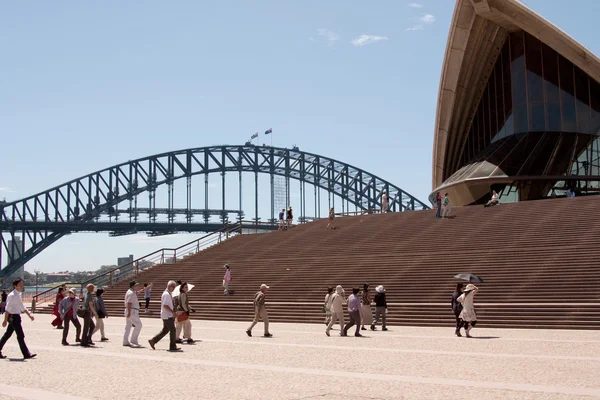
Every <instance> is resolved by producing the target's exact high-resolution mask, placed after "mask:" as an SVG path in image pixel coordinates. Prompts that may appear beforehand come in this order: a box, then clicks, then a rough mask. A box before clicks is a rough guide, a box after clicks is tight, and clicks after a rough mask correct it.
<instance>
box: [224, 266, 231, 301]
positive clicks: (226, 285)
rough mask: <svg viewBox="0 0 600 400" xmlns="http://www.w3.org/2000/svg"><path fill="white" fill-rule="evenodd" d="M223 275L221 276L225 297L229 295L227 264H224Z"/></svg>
mask: <svg viewBox="0 0 600 400" xmlns="http://www.w3.org/2000/svg"><path fill="white" fill-rule="evenodd" d="M224 267H225V275H224V276H223V295H225V296H227V295H228V294H229V282H231V268H229V264H225V265H224Z"/></svg>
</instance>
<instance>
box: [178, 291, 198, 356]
mask: <svg viewBox="0 0 600 400" xmlns="http://www.w3.org/2000/svg"><path fill="white" fill-rule="evenodd" d="M188 292H189V286H188V284H187V282H183V283H182V284H181V286H180V287H179V298H178V300H177V308H176V311H177V325H176V327H175V334H176V336H177V339H176V340H175V342H176V343H183V339H181V331H182V330H183V337H185V338H187V343H188V344H192V343H194V342H195V340H194V339H192V321H190V312H195V310H194V309H193V308H191V307H190V303H189V299H188Z"/></svg>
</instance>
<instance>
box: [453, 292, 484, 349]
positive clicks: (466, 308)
mask: <svg viewBox="0 0 600 400" xmlns="http://www.w3.org/2000/svg"><path fill="white" fill-rule="evenodd" d="M478 291H479V288H478V287H477V286H475V285H473V284H472V283H469V284H468V285H467V287H466V288H465V291H464V292H463V294H461V295H460V296H459V297H458V299H457V301H458V302H459V303H461V304H462V305H463V309H462V311H461V312H460V319H462V320H463V321H464V328H465V331H466V333H467V337H468V338H470V337H472V336H471V334H470V332H471V329H473V328H474V327H475V325H476V324H477V314H475V307H474V306H473V298H474V297H475V295H476V294H477V292H478ZM469 325H470V326H469Z"/></svg>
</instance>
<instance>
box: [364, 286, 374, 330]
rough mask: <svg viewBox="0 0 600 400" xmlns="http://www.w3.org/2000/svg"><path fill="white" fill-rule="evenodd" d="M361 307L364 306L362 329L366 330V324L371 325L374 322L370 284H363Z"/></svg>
mask: <svg viewBox="0 0 600 400" xmlns="http://www.w3.org/2000/svg"><path fill="white" fill-rule="evenodd" d="M361 303H362V304H361V308H362V328H361V329H362V330H363V331H366V330H367V328H365V325H371V322H373V313H372V312H371V293H370V292H369V284H368V283H365V284H364V285H363V291H362V297H361Z"/></svg>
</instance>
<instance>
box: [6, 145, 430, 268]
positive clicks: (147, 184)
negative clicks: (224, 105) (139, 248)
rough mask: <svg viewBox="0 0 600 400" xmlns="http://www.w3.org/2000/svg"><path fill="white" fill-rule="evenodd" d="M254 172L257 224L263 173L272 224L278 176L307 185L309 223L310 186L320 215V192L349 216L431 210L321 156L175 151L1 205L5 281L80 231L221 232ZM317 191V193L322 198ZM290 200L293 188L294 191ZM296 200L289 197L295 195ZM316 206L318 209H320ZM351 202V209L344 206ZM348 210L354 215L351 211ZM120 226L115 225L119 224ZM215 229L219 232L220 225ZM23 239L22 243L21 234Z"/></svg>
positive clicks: (263, 150)
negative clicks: (214, 205)
mask: <svg viewBox="0 0 600 400" xmlns="http://www.w3.org/2000/svg"><path fill="white" fill-rule="evenodd" d="M227 172H238V173H239V188H240V192H239V197H240V199H239V203H240V208H239V210H226V209H225V174H226V173H227ZM243 172H253V173H254V176H255V218H254V220H255V221H256V223H257V224H258V223H259V220H260V218H259V217H258V174H259V173H260V174H269V175H270V176H271V220H273V219H274V218H275V205H274V197H273V184H274V183H273V182H274V177H275V176H277V175H279V176H283V177H285V179H286V185H287V184H289V180H290V179H294V180H297V181H299V182H300V193H301V196H300V216H301V218H302V217H306V194H307V192H306V187H305V185H306V184H307V183H308V184H310V185H312V186H313V187H314V195H315V216H314V217H317V216H318V215H317V211H318V212H319V213H320V194H321V193H320V192H321V191H320V190H317V188H319V189H324V190H326V191H327V193H328V202H329V203H328V206H329V207H331V206H332V205H333V204H332V197H333V202H334V203H335V195H337V196H339V197H341V199H342V210H344V209H346V210H348V207H349V206H350V204H352V205H353V206H354V207H355V208H357V209H360V210H372V209H377V208H379V207H381V195H382V191H383V190H386V191H387V193H388V195H389V198H390V199H389V209H390V211H405V210H415V209H428V208H429V207H428V206H427V205H426V204H424V203H422V202H421V201H419V200H418V199H416V198H415V197H414V196H411V195H410V194H408V193H406V192H405V191H403V190H402V189H400V188H399V187H397V186H395V185H393V184H391V183H390V182H388V181H385V180H383V179H381V178H379V177H378V176H376V175H374V174H370V173H368V172H366V171H364V170H362V169H360V168H357V167H354V166H351V165H349V164H346V163H343V162H340V161H337V160H334V159H331V158H327V157H323V156H320V155H317V154H312V153H307V152H303V151H300V150H299V149H298V148H296V147H294V148H293V149H285V148H277V147H271V146H254V145H249V144H246V145H244V146H225V145H223V146H210V147H199V148H192V149H186V150H180V151H173V152H168V153H162V154H157V155H152V156H149V157H144V158H140V159H137V160H133V161H128V162H126V163H122V164H119V165H115V166H113V167H109V168H106V169H104V170H101V171H97V172H93V173H91V174H89V175H86V176H82V177H80V178H77V179H74V180H72V181H70V182H67V183H64V184H62V185H59V186H56V187H53V188H51V189H49V190H46V191H44V192H41V193H38V194H35V195H32V196H29V197H27V198H24V199H21V200H17V201H14V202H10V203H0V232H7V233H8V236H9V237H10V240H11V244H12V246H10V248H9V242H8V240H7V239H6V237H5V235H3V234H2V233H0V240H1V246H0V267H1V266H2V265H3V264H4V263H5V262H6V261H5V259H7V261H8V264H7V267H6V268H4V269H2V270H0V276H1V275H9V274H12V273H13V272H14V271H16V270H17V269H18V268H19V267H21V266H22V265H24V264H25V263H26V262H27V261H29V260H31V259H32V258H33V257H35V256H36V255H37V254H39V253H40V252H41V251H42V250H44V249H45V248H47V247H48V246H50V245H51V244H52V243H54V242H56V241H57V240H58V239H60V238H61V237H62V236H64V235H65V234H69V233H71V232H80V231H100V230H102V231H113V232H116V234H118V233H131V231H132V229H133V230H134V231H137V230H138V229H137V228H139V227H140V226H141V228H142V229H148V228H150V227H152V228H151V230H153V231H154V232H159V233H160V232H168V233H171V232H181V231H184V232H199V231H204V232H206V231H211V230H214V229H216V226H217V224H208V216H209V215H215V214H216V215H220V216H221V218H222V221H223V222H224V221H225V220H226V218H227V214H228V213H230V212H237V213H238V214H239V215H238V218H239V219H241V218H242V216H243V212H242V211H241V210H242V205H241V204H242V173H243ZM215 173H220V174H221V175H222V179H223V187H222V191H223V193H222V197H223V204H222V209H220V210H209V209H208V175H209V174H215ZM195 175H205V203H206V205H207V207H206V209H203V210H194V209H192V204H191V203H192V202H191V185H192V183H191V182H192V181H191V177H192V176H195ZM183 178H186V179H187V208H186V209H176V208H174V207H173V198H174V194H173V183H174V182H175V181H176V180H178V179H183ZM162 185H167V187H168V207H167V208H166V209H165V208H164V207H163V208H157V207H156V203H155V199H156V189H157V188H158V187H159V186H162ZM317 192H318V193H317ZM142 193H148V207H147V208H139V207H137V196H139V195H140V194H142ZM288 193H289V189H288ZM288 199H289V194H288ZM125 201H129V204H130V207H129V208H128V209H126V210H119V209H118V205H119V204H120V203H122V202H125ZM317 201H318V205H319V210H317ZM344 202H345V204H344ZM348 211H349V210H348ZM122 213H127V214H129V222H119V215H120V214H122ZM140 213H145V214H148V218H149V221H148V222H147V223H141V222H139V221H138V215H139V214H140ZM159 213H165V214H167V215H168V222H167V223H161V222H157V221H156V216H157V215H158V214H159ZM177 214H185V215H186V219H187V223H186V222H183V223H182V222H179V223H175V222H174V216H175V215H177ZM195 214H203V215H204V218H205V223H204V224H203V223H193V222H192V218H193V215H195ZM101 215H102V216H106V215H108V216H109V219H110V221H109V222H108V223H107V222H102V223H100V222H99V221H98V219H99V218H100V216H101ZM113 219H114V222H113ZM213 225H214V226H213ZM18 234H21V235H22V236H21V237H22V240H21V242H20V243H18V242H16V241H15V235H18Z"/></svg>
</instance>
